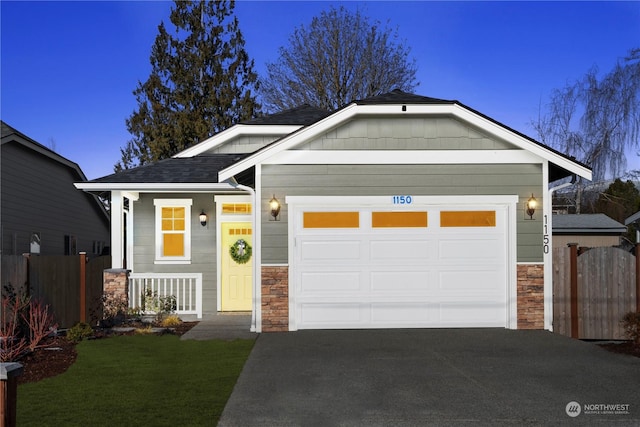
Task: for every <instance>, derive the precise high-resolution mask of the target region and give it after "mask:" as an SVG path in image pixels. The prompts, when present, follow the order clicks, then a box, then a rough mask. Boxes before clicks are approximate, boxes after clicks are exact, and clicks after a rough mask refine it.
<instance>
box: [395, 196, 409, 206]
mask: <svg viewBox="0 0 640 427" xmlns="http://www.w3.org/2000/svg"><path fill="white" fill-rule="evenodd" d="M411 202H413V197H411V196H393V204H394V205H410V204H411Z"/></svg>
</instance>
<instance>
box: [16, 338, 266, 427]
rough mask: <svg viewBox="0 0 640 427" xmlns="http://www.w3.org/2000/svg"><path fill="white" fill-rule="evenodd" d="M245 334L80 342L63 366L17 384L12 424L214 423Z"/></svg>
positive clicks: (243, 350)
mask: <svg viewBox="0 0 640 427" xmlns="http://www.w3.org/2000/svg"><path fill="white" fill-rule="evenodd" d="M253 343H254V341H253V340H236V341H218V340H211V341H191V340H188V341H180V339H179V337H177V336H172V335H165V336H146V335H140V336H120V337H113V338H107V339H100V340H94V341H83V342H81V343H80V344H78V346H77V351H78V359H77V360H76V362H75V363H74V364H73V366H71V368H69V370H68V371H67V372H65V373H64V374H62V375H59V376H57V377H53V378H48V379H46V380H43V381H39V382H37V383H31V384H24V385H20V386H18V414H17V424H18V425H19V426H48V425H50V426H57V427H59V426H88V425H91V426H102V425H104V426H114V425H121V426H215V425H216V424H217V423H218V419H219V418H220V415H221V414H222V410H223V409H224V405H225V404H226V402H227V399H228V398H229V396H230V395H231V391H232V390H233V386H234V385H235V383H236V380H237V379H238V376H239V375H240V371H241V370H242V366H243V365H244V363H245V361H246V360H247V357H248V356H249V353H250V351H251V348H252V347H253Z"/></svg>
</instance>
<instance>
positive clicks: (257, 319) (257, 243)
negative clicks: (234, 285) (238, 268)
mask: <svg viewBox="0 0 640 427" xmlns="http://www.w3.org/2000/svg"><path fill="white" fill-rule="evenodd" d="M254 181H255V190H254V194H253V196H254V198H255V204H254V206H253V247H254V248H255V251H254V255H253V268H254V275H253V319H252V323H253V324H252V325H251V327H252V329H253V332H258V333H260V332H262V165H260V164H257V165H256V167H255V176H254Z"/></svg>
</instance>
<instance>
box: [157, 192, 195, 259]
mask: <svg viewBox="0 0 640 427" xmlns="http://www.w3.org/2000/svg"><path fill="white" fill-rule="evenodd" d="M153 204H154V205H155V207H156V264H188V263H190V262H191V199H156V200H154V201H153Z"/></svg>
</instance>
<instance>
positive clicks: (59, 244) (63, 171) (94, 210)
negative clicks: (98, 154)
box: [0, 142, 110, 256]
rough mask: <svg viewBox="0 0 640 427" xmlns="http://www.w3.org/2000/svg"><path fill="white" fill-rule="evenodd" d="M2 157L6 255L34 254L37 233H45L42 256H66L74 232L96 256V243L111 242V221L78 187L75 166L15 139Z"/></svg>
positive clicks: (83, 247)
mask: <svg viewBox="0 0 640 427" xmlns="http://www.w3.org/2000/svg"><path fill="white" fill-rule="evenodd" d="M1 157H2V164H1V171H2V177H1V181H2V184H1V189H0V190H1V192H2V195H1V197H2V201H1V206H2V212H1V213H0V218H1V219H2V247H1V251H2V254H3V255H14V254H22V253H28V252H29V244H30V239H31V234H32V233H33V232H39V233H40V234H41V247H40V254H42V255H64V253H65V236H69V235H70V236H75V237H76V248H77V251H78V252H87V254H88V255H90V256H91V255H93V249H94V244H93V243H94V241H97V242H102V243H103V244H104V245H105V246H109V240H110V232H109V220H108V218H107V217H106V216H105V215H104V213H103V212H102V211H101V210H100V207H99V206H98V204H97V202H96V200H95V199H94V198H93V196H91V195H90V194H87V193H85V192H83V191H80V190H77V189H76V188H75V187H74V185H73V183H74V182H78V181H80V180H81V177H80V176H79V175H78V173H77V172H76V170H75V169H71V168H70V167H68V166H66V165H64V164H62V163H59V162H57V161H55V160H52V159H51V158H49V157H46V156H44V155H42V154H40V153H37V152H36V151H33V150H31V149H29V148H27V147H25V146H23V145H21V144H19V143H14V142H8V143H5V144H2V156H1Z"/></svg>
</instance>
